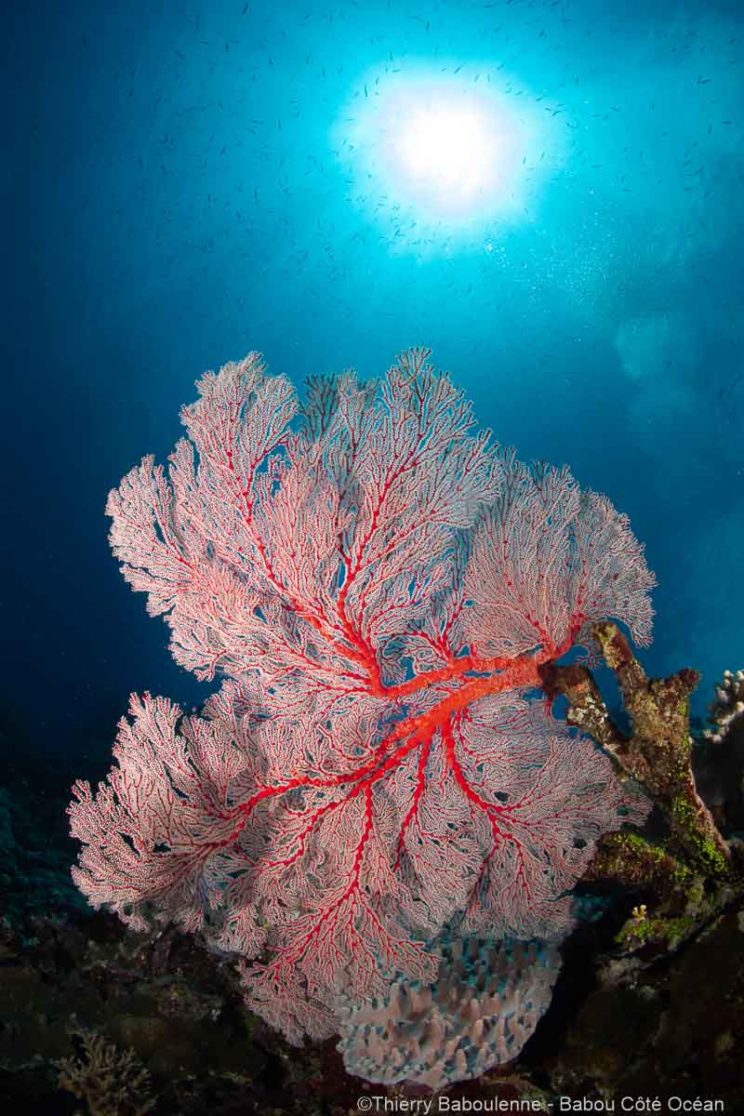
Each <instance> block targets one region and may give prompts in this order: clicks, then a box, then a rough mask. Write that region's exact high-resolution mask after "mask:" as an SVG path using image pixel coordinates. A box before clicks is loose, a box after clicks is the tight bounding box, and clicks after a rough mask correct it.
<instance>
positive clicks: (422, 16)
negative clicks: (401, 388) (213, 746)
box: [0, 0, 744, 756]
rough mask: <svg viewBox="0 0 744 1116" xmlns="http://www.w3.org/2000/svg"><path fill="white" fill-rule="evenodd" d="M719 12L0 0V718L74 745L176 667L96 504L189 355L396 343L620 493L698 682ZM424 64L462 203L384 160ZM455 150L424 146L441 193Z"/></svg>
mask: <svg viewBox="0 0 744 1116" xmlns="http://www.w3.org/2000/svg"><path fill="white" fill-rule="evenodd" d="M743 23H744V19H743V16H742V10H741V5H740V4H738V3H733V2H732V3H723V2H716V0H705V2H703V0H698V2H694V3H693V2H691V3H672V2H671V0H669V2H667V0H656V2H654V3H648V4H644V5H629V4H627V3H625V2H624V0H615V2H608V3H603V4H602V5H598V4H597V3H595V2H593V0H573V2H569V0H565V2H564V0H560V2H555V3H527V2H521V0H514V2H511V3H509V2H499V0H494V2H492V3H469V2H467V0H457V2H456V3H454V2H451V3H439V4H431V3H430V4H421V3H420V2H418V0H410V2H408V3H405V4H397V3H392V2H391V0H388V2H369V0H359V2H356V3H354V2H348V3H338V2H337V3H335V4H332V3H323V2H316V3H310V2H299V0H282V2H281V3H279V4H276V3H268V2H258V0H248V2H245V0H229V2H226V0H211V2H206V0H201V2H193V3H178V2H175V0H162V2H154V3H153V2H149V3H144V2H142V0H130V2H127V3H103V4H102V3H93V2H81V0H70V2H67V3H56V4H55V3H39V2H33V0H28V2H25V3H22V4H21V3H15V4H13V3H11V4H9V5H8V6H7V7H6V9H5V14H4V33H3V36H2V47H1V48H0V49H2V54H3V64H2V72H3V82H4V84H5V104H6V106H7V107H8V108H9V109H10V111H9V112H8V114H7V116H8V119H7V120H6V129H5V132H6V138H5V143H4V151H3V155H4V160H3V172H2V190H3V202H4V205H3V209H4V213H5V215H6V219H7V220H6V225H7V227H6V244H7V247H6V254H5V258H6V261H7V265H6V269H5V270H6V285H5V295H4V299H3V309H4V321H3V330H2V345H3V370H4V392H3V394H4V399H5V402H6V404H7V408H6V418H5V427H4V439H3V441H4V445H3V451H4V457H5V463H4V468H3V479H4V481H5V484H6V488H7V492H6V496H5V497H4V509H5V511H4V515H5V520H4V527H5V530H4V531H3V559H2V560H3V574H2V578H3V586H4V590H5V592H4V593H3V597H4V619H3V627H4V635H5V642H6V649H7V663H6V666H5V667H4V670H3V675H2V690H3V692H2V697H1V698H0V701H1V702H2V713H3V715H4V716H5V717H6V718H7V717H9V718H10V719H11V721H12V723H13V724H14V725H16V726H17V727H18V729H19V731H20V732H22V734H24V735H25V736H26V737H27V738H28V739H29V740H32V741H33V742H34V744H35V745H37V746H39V747H43V746H48V747H50V748H62V747H64V748H72V747H75V746H82V745H83V744H84V743H86V742H90V741H95V740H105V741H106V742H105V744H104V743H101V744H100V748H99V749H98V751H100V754H101V755H102V756H105V755H107V754H108V739H107V738H108V737H110V736H111V734H112V731H113V727H114V724H115V721H116V719H117V718H118V716H120V715H121V713H122V712H124V710H125V709H126V703H127V695H128V694H129V692H130V690H144V689H150V690H151V691H153V692H162V693H167V694H169V695H170V696H172V697H173V698H175V699H177V700H181V701H183V702H185V703H187V704H188V703H190V702H197V701H199V700H200V699H201V697H202V696H203V695H204V693H205V690H206V688H205V687H201V686H199V685H198V684H197V683H196V682H195V681H194V680H193V679H191V678H190V677H189V676H188V675H187V674H185V673H184V672H182V671H180V670H178V669H177V668H176V667H175V665H174V664H173V663H172V661H171V659H170V656H169V654H168V651H167V631H166V629H165V627H164V625H163V624H162V623H161V622H159V621H153V620H151V619H149V618H148V617H147V616H146V614H145V611H144V602H143V599H142V597H141V596H135V595H133V594H132V593H131V592H130V590H129V589H128V588H127V587H126V586H125V585H124V583H123V581H122V580H121V578H120V576H119V573H118V570H117V567H116V564H115V562H114V561H113V559H112V558H111V557H110V555H109V552H108V546H107V542H106V530H107V524H106V521H105V519H104V516H103V506H104V502H105V498H106V494H107V492H108V490H109V488H110V487H111V486H112V485H114V484H116V483H117V482H118V480H119V479H120V477H121V476H122V475H123V473H125V472H126V471H127V470H128V469H129V468H130V467H131V466H132V465H133V464H134V463H136V462H137V461H138V460H139V458H140V457H141V456H142V455H143V454H144V453H148V452H152V453H154V454H155V455H156V456H157V457H158V458H159V459H160V460H163V459H164V458H165V456H166V455H167V453H168V452H170V449H171V447H172V445H173V442H174V440H175V438H176V437H177V435H178V433H179V423H178V409H179V407H180V405H181V404H182V403H185V402H188V401H190V400H191V399H192V398H193V397H194V388H193V384H194V381H195V380H196V379H197V378H198V377H199V375H200V374H201V373H202V371H203V370H205V369H207V368H216V367H218V366H219V365H220V364H221V363H223V362H225V361H226V360H229V359H238V358H240V357H242V356H244V355H245V354H246V353H247V352H248V351H249V350H251V349H259V350H260V351H262V352H263V353H264V354H265V356H266V359H267V360H268V362H269V365H270V367H271V369H272V370H273V371H277V372H278V371H282V372H286V373H288V374H289V375H290V376H292V377H293V378H294V379H295V380H296V381H297V382H299V381H301V380H302V378H303V377H304V376H306V375H308V374H310V373H313V372H327V371H334V370H340V369H342V368H345V367H348V366H354V367H356V368H357V369H358V370H359V372H360V373H361V374H362V375H365V376H366V375H376V374H379V373H381V372H382V371H384V369H385V368H386V367H387V366H388V365H389V364H390V363H391V362H392V361H393V360H394V357H395V355H396V354H397V353H398V352H399V351H400V350H402V349H403V348H407V347H409V346H411V345H421V344H425V345H427V346H430V347H431V348H432V349H433V359H434V361H435V362H436V363H437V365H438V366H439V367H442V368H446V369H449V370H451V371H452V373H453V375H454V377H455V379H456V380H457V382H458V383H459V384H460V385H462V386H463V387H464V388H465V389H466V390H467V392H468V393H469V395H470V396H471V398H472V399H473V401H474V405H475V410H476V414H477V416H478V418H479V420H480V421H481V422H482V423H483V424H484V425H488V426H490V427H491V428H492V429H493V431H494V434H495V437H496V438H497V439H498V440H499V441H501V442H504V443H507V444H511V445H514V446H516V447H517V449H518V451H519V454H520V456H521V457H523V458H527V459H535V458H540V459H546V460H548V461H551V462H553V463H555V464H562V463H566V464H568V465H569V466H570V467H571V469H572V470H573V472H574V473H575V475H576V476H577V477H578V479H579V480H580V481H581V482H582V484H584V485H586V486H588V487H592V488H595V489H598V490H600V491H603V492H605V493H606V494H607V495H608V496H609V497H610V498H611V499H612V501H613V502H614V503H615V505H616V506H617V507H618V508H620V509H622V510H623V511H625V512H627V513H628V515H629V516H630V518H631V521H632V524H633V527H634V529H635V531H636V533H637V535H638V536H639V537H640V538H642V539H643V540H644V541H645V543H646V546H647V553H648V558H649V562H650V564H651V566H652V568H653V569H654V570H655V571H656V574H657V576H658V579H659V588H658V590H657V591H656V593H655V604H656V609H657V621H656V630H655V641H654V644H653V647H652V648H651V649H650V650H649V651H648V652H647V653H646V654H645V656H644V662H645V663H646V664H647V666H648V668H649V670H650V671H652V672H654V673H668V672H670V671H672V670H674V669H677V668H678V667H681V666H683V665H690V666H695V667H696V668H698V669H699V670H701V671H702V673H703V679H702V683H701V686H700V689H699V691H698V694H697V698H696V700H697V709H698V712H702V711H703V710H704V708H705V704H706V702H707V701H708V700H709V697H710V695H711V693H712V687H713V685H714V682H715V680H716V679H717V678H718V677H719V676H720V674H721V672H722V671H723V669H724V668H726V667H731V668H734V669H735V668H737V667H739V666H742V665H744V640H743V639H742V632H743V630H744V624H743V621H744V595H743V594H742V591H741V570H742V555H743V553H744V496H743V494H742V479H743V477H744V449H743V439H742V434H743V433H744V365H743V363H742V345H743V342H744V315H743V314H742V309H741V305H742V294H743V293H744V283H743V275H742V261H743V260H744V204H743V202H742V198H743V197H744V191H743V190H742V168H743V165H744V144H743V143H742V126H743V124H744V118H743V117H742V105H744V67H743V66H742V43H744V26H743ZM427 87H429V88H433V89H435V90H437V91H438V92H437V96H443V97H444V98H445V99H447V98H449V99H451V100H452V102H453V103H455V102H458V99H464V100H467V99H468V98H470V97H471V96H472V97H476V98H483V97H486V99H487V100H488V102H489V103H492V104H495V105H496V106H497V113H498V114H500V115H498V123H497V126H496V132H497V136H496V140H497V142H498V141H499V140H500V141H501V142H502V143H503V157H504V164H503V166H502V167H501V168H500V170H499V175H497V181H496V182H495V183H494V182H490V183H488V184H487V185H486V186H485V187H483V188H482V189H481V190H480V193H479V195H478V196H479V200H480V202H481V203H482V205H481V208H480V209H479V210H477V211H476V212H475V213H474V214H467V213H465V214H464V213H463V212H461V211H460V209H459V208H458V207H457V206H454V207H453V205H450V204H448V198H447V197H444V196H443V195H442V193H441V192H440V193H437V192H436V191H435V192H434V194H432V192H431V190H429V189H428V187H424V188H422V187H421V182H420V177H419V180H417V181H414V182H413V184H412V182H411V178H410V165H408V177H406V172H405V171H404V170H402V169H401V166H400V162H401V158H403V162H404V163H405V158H406V157H407V156H408V155H410V154H411V150H410V140H409V139H406V138H405V137H404V139H403V141H401V142H402V143H403V146H404V148H405V150H403V151H401V150H400V144H399V143H398V141H397V140H396V138H395V134H394V126H395V121H394V119H393V117H394V116H395V107H394V106H395V98H396V97H397V96H403V97H404V98H405V97H406V96H410V97H414V98H415V97H418V96H420V95H421V92H422V90H425V89H426V88H427ZM406 90H407V91H408V93H406ZM484 90H485V91H486V92H485V93H484V92H483V91H484ZM479 103H480V102H479ZM443 142H444V138H443ZM396 143H398V146H396ZM406 144H408V145H409V146H408V147H406ZM479 157H480V153H479V154H478V155H477V156H475V157H473V156H472V153H471V154H466V156H465V158H463V156H462V152H461V151H460V150H458V149H457V148H456V147H455V148H454V149H453V153H452V156H451V158H450V159H449V165H448V167H447V168H446V176H445V177H446V185H445V188H443V189H444V193H445V194H446V191H447V189H452V190H454V191H455V192H457V190H458V189H460V188H461V186H462V181H463V176H464V175H466V166H465V165H466V164H467V173H468V174H470V173H471V172H472V171H473V165H474V164H475V169H476V170H477V163H478V158H479ZM458 161H459V162H458ZM445 162H447V160H445ZM453 164H455V165H456V167H457V168H458V169H457V170H456V171H454V172H453V169H452V165H453ZM414 169H415V168H414ZM419 170H420V167H419ZM502 172H503V173H502ZM447 176H449V177H447ZM414 178H415V174H414ZM476 192H477V191H476ZM450 200H451V199H450Z"/></svg>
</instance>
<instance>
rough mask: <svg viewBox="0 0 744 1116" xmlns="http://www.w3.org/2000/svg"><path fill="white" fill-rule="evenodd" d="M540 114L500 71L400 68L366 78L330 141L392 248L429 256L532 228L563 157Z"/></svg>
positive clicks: (539, 106) (453, 64)
mask: <svg viewBox="0 0 744 1116" xmlns="http://www.w3.org/2000/svg"><path fill="white" fill-rule="evenodd" d="M360 90H361V95H360ZM546 109H547V110H548V111H549V110H550V106H549V105H546V104H545V99H544V96H541V95H533V94H531V93H530V92H529V91H528V90H526V89H524V88H523V87H520V86H519V84H518V82H517V81H516V80H514V79H511V78H510V77H509V76H508V75H506V74H505V73H504V70H503V66H502V65H500V66H496V65H492V66H490V67H489V65H488V64H485V63H483V64H478V63H474V62H470V63H467V64H465V63H463V62H461V61H458V60H456V59H453V60H450V61H449V62H446V61H445V63H444V64H442V60H441V59H440V60H438V65H437V66H436V68H435V67H433V66H432V64H431V62H427V61H425V60H418V61H416V60H413V59H411V58H405V59H400V60H399V61H397V62H387V63H385V65H384V66H382V67H377V68H374V69H371V70H370V71H368V72H367V73H365V74H364V75H363V77H362V79H361V81H360V82H358V83H357V87H356V88H355V91H354V93H353V95H352V97H351V99H350V100H349V102H348V103H347V106H346V108H345V110H344V111H343V112H342V115H341V118H340V120H339V122H338V123H337V125H336V127H335V129H334V134H333V137H332V139H333V144H334V146H335V147H336V149H337V152H338V157H339V159H340V161H341V163H342V165H345V166H346V167H347V168H348V171H349V173H350V176H351V181H352V183H353V198H354V201H355V203H356V205H357V206H358V207H359V208H360V209H361V210H362V211H363V212H365V213H367V214H371V215H372V216H373V218H374V220H375V221H376V222H377V223H378V224H379V226H380V227H381V231H382V233H383V235H388V236H389V238H390V241H391V247H395V246H397V247H405V246H410V245H411V244H412V243H416V244H417V245H420V244H421V243H422V242H424V241H426V242H427V243H428V245H429V248H430V251H432V252H436V251H437V250H438V249H439V250H440V251H441V250H443V249H445V248H446V249H452V248H453V247H460V248H464V247H465V246H467V245H468V244H469V243H472V242H477V241H478V240H480V241H483V237H484V234H485V233H486V232H487V231H490V232H493V230H494V229H496V228H498V227H500V226H501V227H503V226H506V225H508V224H510V223H515V222H517V221H520V220H531V219H534V217H535V211H534V206H535V204H536V202H537V199H538V198H539V191H540V188H541V186H542V185H543V183H544V181H545V179H546V178H547V177H548V175H549V174H550V172H551V170H554V169H555V168H556V167H558V166H559V165H561V164H562V162H563V159H564V154H565V151H564V143H563V136H562V134H561V132H560V130H559V129H558V128H557V127H555V126H553V127H551V125H550V123H548V122H547V121H552V120H553V119H554V118H552V117H550V116H548V115H547V113H546ZM557 111H558V110H556V112H557Z"/></svg>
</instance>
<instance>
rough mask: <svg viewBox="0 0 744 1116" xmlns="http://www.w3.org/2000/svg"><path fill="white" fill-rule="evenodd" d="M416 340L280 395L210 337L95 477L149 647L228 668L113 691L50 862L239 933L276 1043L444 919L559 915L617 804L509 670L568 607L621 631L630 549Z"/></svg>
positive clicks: (496, 928) (540, 648)
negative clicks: (161, 633) (117, 710)
mask: <svg viewBox="0 0 744 1116" xmlns="http://www.w3.org/2000/svg"><path fill="white" fill-rule="evenodd" d="M427 356H428V353H427V352H426V351H425V350H412V351H411V352H408V353H405V354H403V356H402V357H401V358H400V359H399V362H398V364H397V365H396V366H395V367H394V368H393V369H391V370H390V371H389V372H388V373H387V375H386V377H385V378H384V379H383V380H382V381H381V382H380V383H377V384H375V383H372V384H370V383H366V384H360V383H359V382H358V381H357V380H356V378H355V377H354V376H353V374H351V373H348V374H344V375H343V376H340V377H336V378H328V379H316V380H314V381H312V382H311V383H310V385H309V389H308V393H307V399H306V402H305V404H304V405H303V406H302V407H300V406H299V404H298V402H297V400H296V398H295V396H294V393H293V390H292V388H291V385H290V384H289V382H288V381H287V380H285V379H284V378H282V377H269V376H267V375H266V374H265V371H264V368H263V366H262V364H261V362H260V359H259V357H258V356H257V355H256V354H252V355H250V356H249V357H248V358H247V359H246V360H244V361H242V362H240V363H238V364H228V365H226V366H225V367H224V368H223V369H222V370H221V371H220V373H219V374H218V375H214V374H211V373H209V374H208V375H207V376H205V377H204V379H203V380H202V382H201V385H200V399H199V400H198V402H197V403H195V404H193V405H192V406H190V407H187V408H185V409H184V411H183V419H184V423H185V426H186V428H187V431H188V435H189V437H188V438H187V439H183V440H181V441H180V442H179V443H178V444H177V446H176V449H175V451H174V453H173V455H172V457H171V459H170V467H169V469H168V470H167V471H166V470H165V469H163V468H162V467H159V466H158V467H156V466H155V465H154V463H153V461H152V459H150V458H146V459H145V460H144V461H143V462H142V464H141V465H140V466H138V467H137V468H135V469H133V470H132V472H130V473H129V474H128V475H127V477H125V478H124V480H123V482H122V484H121V485H120V487H119V488H118V489H117V490H115V491H114V492H112V493H111V496H110V497H109V503H108V512H109V514H110V515H111V517H112V520H113V526H112V529H111V543H112V546H113V549H114V552H115V554H116V556H117V557H118V558H119V559H120V561H121V562H122V565H123V571H124V576H125V577H126V578H127V580H128V581H129V582H130V584H131V585H132V586H133V587H134V588H135V589H138V590H143V591H145V592H147V593H148V608H149V611H150V612H151V613H152V614H154V615H155V614H163V615H164V616H165V618H166V621H167V623H168V624H169V626H170V628H171V647H172V651H173V654H174V657H175V658H176V660H177V661H178V662H179V663H181V664H182V665H184V666H186V667H188V668H189V669H191V670H193V671H195V673H196V674H197V675H198V676H199V677H200V678H212V677H213V676H214V675H215V674H217V673H220V674H222V675H223V676H226V678H227V681H225V682H224V683H223V687H222V690H221V691H220V692H219V694H217V695H215V697H213V698H212V699H210V701H209V702H208V703H207V706H206V708H205V710H204V714H203V716H201V717H187V718H182V717H181V714H180V711H179V710H178V709H177V708H176V707H175V706H173V705H171V704H170V703H169V702H167V701H165V700H164V699H153V698H150V697H149V696H148V695H145V697H144V698H142V699H137V698H135V699H133V705H132V710H131V713H132V719H131V720H130V721H124V722H122V725H121V727H120V733H119V738H118V742H117V745H116V748H115V759H116V761H117V766H116V767H115V768H114V769H113V771H112V773H111V774H110V775H109V777H108V780H107V781H106V782H105V783H104V784H102V785H101V787H99V789H98V791H97V792H96V793H95V794H93V792H92V791H91V789H90V787H89V786H88V785H87V784H85V783H78V784H77V786H76V788H75V795H76V800H75V802H73V804H72V806H71V807H70V814H71V819H72V831H73V834H74V835H75V836H76V837H78V838H79V839H80V840H81V841H82V842H83V845H84V848H83V851H82V853H81V858H80V867H79V868H78V869H77V870H76V880H77V882H78V884H79V886H80V887H81V889H82V890H83V891H84V892H85V894H86V895H88V897H89V898H90V900H91V902H92V903H94V904H95V905H101V904H108V905H109V906H111V907H113V908H114V909H115V910H117V911H118V912H119V913H120V914H121V915H122V916H123V917H124V918H126V919H128V920H129V921H130V922H132V923H133V924H134V925H141V924H142V923H143V922H146V921H147V920H149V919H150V918H159V919H168V920H171V921H175V922H177V923H178V924H180V925H181V926H183V927H185V928H188V929H199V930H201V931H202V932H203V933H204V934H205V935H206V936H207V937H208V938H210V939H211V940H213V941H214V942H215V943H217V944H218V945H219V946H220V947H221V948H223V949H229V950H231V951H233V952H236V953H239V954H241V955H242V956H243V957H244V958H246V959H247V960H248V961H253V965H252V966H249V967H248V968H247V970H246V976H245V985H246V991H247V998H248V1002H249V1003H250V1004H251V1005H252V1006H253V1007H255V1008H256V1010H258V1011H260V1012H261V1013H262V1014H263V1015H264V1016H265V1017H266V1018H267V1019H269V1020H270V1021H271V1022H272V1023H273V1024H275V1025H276V1026H278V1027H280V1028H282V1029H283V1030H284V1032H285V1033H286V1034H287V1035H288V1037H289V1038H290V1039H292V1040H293V1041H300V1040H301V1038H302V1036H303V1035H304V1034H310V1035H312V1036H315V1037H320V1036H324V1035H327V1034H330V1033H333V1031H334V1030H335V1029H336V1026H337V1024H336V1019H337V1011H338V1003H339V995H340V994H341V993H342V992H343V996H344V1002H348V1001H349V998H351V999H352V1000H355V1001H358V1002H362V1001H365V1000H367V999H369V997H371V996H374V995H384V994H385V991H386V989H388V988H389V986H390V982H391V981H392V980H400V979H404V980H409V981H419V982H423V983H427V982H431V981H432V980H433V979H435V977H436V973H437V966H438V964H439V962H438V961H437V958H436V955H435V954H433V953H432V952H431V950H429V949H427V943H428V942H431V941H432V940H434V939H435V938H436V937H437V936H438V935H439V934H440V933H441V931H442V929H443V927H445V926H448V925H453V924H455V923H456V922H457V921H458V920H460V921H461V923H462V925H463V927H464V928H465V929H466V930H467V932H468V933H472V934H476V935H479V936H480V937H482V938H487V939H494V938H498V937H507V936H508V937H515V938H522V939H527V938H532V937H542V938H554V939H555V938H558V937H560V936H561V934H563V933H564V932H565V930H566V928H567V926H568V925H569V923H570V911H569V898H568V896H569V892H570V890H571V888H572V886H573V884H574V883H575V882H576V880H577V879H578V878H579V877H580V876H581V874H582V872H583V871H584V869H585V867H586V865H587V863H588V860H589V859H590V857H591V855H592V851H593V846H594V842H595V840H596V838H597V837H598V836H599V835H600V834H601V833H602V832H605V831H607V830H609V829H614V828H617V827H618V826H619V825H620V824H621V823H622V820H623V817H625V818H626V820H628V819H629V820H633V819H638V818H640V817H641V816H642V814H643V810H642V808H640V807H638V806H633V805H630V806H628V804H627V802H626V801H625V798H624V795H623V792H622V789H621V787H620V785H619V783H618V782H617V780H616V779H615V777H614V774H613V771H612V768H611V766H610V763H609V761H608V760H607V759H606V758H605V757H604V756H602V755H601V754H600V753H599V752H598V751H597V749H596V748H595V747H594V745H593V744H592V743H591V742H589V741H588V740H586V739H583V738H581V737H576V736H573V735H570V734H569V733H568V732H567V730H566V729H565V727H564V726H562V725H561V724H560V723H558V722H557V721H555V720H554V719H553V718H552V716H551V715H550V713H549V711H548V709H547V708H546V705H545V702H544V700H542V699H541V698H540V696H539V694H538V692H537V691H538V690H539V686H540V672H541V668H542V667H544V665H545V664H546V663H548V662H550V661H552V660H554V659H556V658H558V657H560V656H561V655H563V654H564V653H565V652H566V651H568V650H569V649H570V648H571V647H572V646H573V645H574V644H575V643H576V642H577V641H581V640H586V639H587V638H588V636H587V632H588V625H589V624H591V623H592V622H593V621H595V620H599V619H603V618H606V617H610V616H611V617H614V618H616V619H619V620H622V621H623V622H625V623H626V624H627V625H628V626H629V628H630V629H631V631H632V632H633V633H634V635H635V637H636V639H637V640H638V641H640V642H645V641H646V640H647V639H648V636H649V632H650V621H651V608H650V604H649V600H648V591H649V589H650V587H651V585H652V583H653V580H652V577H651V574H650V573H649V571H648V569H647V567H646V565H645V562H644V560H643V554H642V548H641V547H640V546H639V544H638V543H637V542H636V540H635V539H634V537H633V535H632V534H631V532H630V528H629V526H628V523H627V520H626V519H625V517H624V516H621V515H619V514H618V513H617V512H615V510H614V509H613V508H612V506H611V505H610V504H609V502H608V501H607V500H606V499H605V498H604V497H601V496H597V495H595V494H593V493H586V492H583V491H582V490H580V489H579V487H578V486H577V484H576V482H575V481H574V480H573V479H572V478H571V476H570V474H569V473H568V472H567V471H566V470H554V469H549V468H546V467H535V468H532V469H529V468H527V467H526V466H523V465H521V464H519V463H518V462H516V461H515V459H514V457H513V455H511V454H510V453H506V452H503V451H501V450H499V449H496V448H493V447H491V446H490V445H489V435H488V433H487V432H486V433H477V432H476V431H475V429H474V421H473V417H472V414H471V410H470V406H469V404H468V403H467V402H466V400H465V399H464V397H463V395H462V393H461V392H459V391H458V390H457V389H456V388H455V387H454V386H453V384H452V383H451V381H450V380H449V379H448V378H447V377H446V376H440V375H438V374H437V373H435V372H434V370H433V369H432V368H431V367H430V366H429V365H428V364H427Z"/></svg>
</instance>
